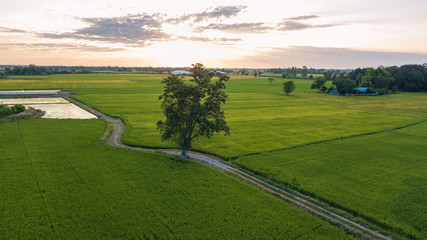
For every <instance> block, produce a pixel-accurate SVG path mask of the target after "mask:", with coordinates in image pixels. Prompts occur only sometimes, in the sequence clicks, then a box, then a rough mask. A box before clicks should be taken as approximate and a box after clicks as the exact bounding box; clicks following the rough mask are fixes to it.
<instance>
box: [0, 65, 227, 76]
mask: <svg viewBox="0 0 427 240" xmlns="http://www.w3.org/2000/svg"><path fill="white" fill-rule="evenodd" d="M0 68H3V69H4V73H2V72H1V71H0V78H1V77H2V76H3V75H51V74H79V73H84V74H87V73H105V72H127V73H152V74H168V73H171V72H172V71H174V70H182V69H188V68H171V67H118V66H101V67H87V66H36V65H34V64H30V65H28V66H10V65H3V66H0ZM212 70H222V71H227V70H225V69H212ZM228 72H230V71H228ZM2 74H3V75H2Z"/></svg>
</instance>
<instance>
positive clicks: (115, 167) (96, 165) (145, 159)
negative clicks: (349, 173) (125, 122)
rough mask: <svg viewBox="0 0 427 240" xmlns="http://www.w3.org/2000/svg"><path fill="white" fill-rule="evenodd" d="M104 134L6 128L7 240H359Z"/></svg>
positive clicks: (3, 201)
mask: <svg viewBox="0 0 427 240" xmlns="http://www.w3.org/2000/svg"><path fill="white" fill-rule="evenodd" d="M105 128H106V123H105V122H104V121H103V120H51V119H32V120H19V121H15V122H8V123H2V124H0V132H1V133H2V137H1V138H0V156H1V157H0V179H1V181H0V192H1V194H0V236H1V237H0V238H1V239H294V238H303V239H314V238H316V239H352V237H350V236H348V235H346V234H345V232H344V231H341V230H339V229H338V228H336V227H333V226H331V225H329V224H328V223H326V222H324V221H322V220H320V219H317V218H315V217H312V216H311V215H309V214H307V213H305V212H303V211H301V210H299V209H297V208H295V207H291V206H290V205H288V204H286V203H284V202H283V201H282V200H279V199H278V198H275V197H273V196H271V195H268V194H266V193H264V192H263V191H261V190H259V189H257V188H255V187H253V186H251V185H248V184H247V183H244V182H243V181H240V180H237V179H235V178H233V177H231V176H229V175H227V174H225V173H222V172H219V171H217V170H214V169H211V168H209V167H207V166H205V165H202V164H199V163H195V162H191V161H177V160H175V159H174V158H171V157H168V156H166V155H163V154H151V153H144V152H138V151H129V150H121V149H115V148H112V147H108V146H106V145H105V144H104V143H102V142H100V141H99V138H100V137H101V136H102V135H103V133H104V131H105Z"/></svg>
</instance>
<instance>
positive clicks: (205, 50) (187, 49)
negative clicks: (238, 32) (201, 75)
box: [145, 40, 235, 67]
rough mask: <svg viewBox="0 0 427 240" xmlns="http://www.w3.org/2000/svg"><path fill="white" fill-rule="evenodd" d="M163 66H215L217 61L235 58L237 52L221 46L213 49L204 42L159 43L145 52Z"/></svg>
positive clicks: (179, 41) (178, 41)
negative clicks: (200, 64) (198, 64)
mask: <svg viewBox="0 0 427 240" xmlns="http://www.w3.org/2000/svg"><path fill="white" fill-rule="evenodd" d="M145 53H146V54H147V55H150V57H152V58H155V59H156V62H158V63H159V64H160V65H161V66H170V67H183V66H191V64H194V63H197V62H199V63H204V64H205V65H206V66H208V65H210V64H214V63H215V62H216V60H218V59H222V58H229V57H233V56H234V54H235V50H232V49H230V48H224V47H221V46H215V47H212V46H210V45H208V44H206V43H203V42H193V41H187V40H177V41H173V42H162V43H157V44H155V45H153V46H151V47H149V48H148V49H147V51H146V52H145Z"/></svg>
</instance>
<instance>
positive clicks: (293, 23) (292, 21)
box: [277, 15, 343, 32]
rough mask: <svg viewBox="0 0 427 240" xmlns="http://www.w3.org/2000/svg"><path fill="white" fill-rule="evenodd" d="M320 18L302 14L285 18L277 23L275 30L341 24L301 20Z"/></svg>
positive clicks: (296, 29)
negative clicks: (310, 22) (313, 22)
mask: <svg viewBox="0 0 427 240" xmlns="http://www.w3.org/2000/svg"><path fill="white" fill-rule="evenodd" d="M315 18H320V16H317V15H302V16H297V17H291V18H285V19H284V20H283V22H281V23H279V24H278V28H277V30H279V31H284V32H287V31H301V30H305V29H312V28H329V27H336V26H341V25H343V24H336V23H330V24H308V23H304V22H302V21H304V20H309V19H315Z"/></svg>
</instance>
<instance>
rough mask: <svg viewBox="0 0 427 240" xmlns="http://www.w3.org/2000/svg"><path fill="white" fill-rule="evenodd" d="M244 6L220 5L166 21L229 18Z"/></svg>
mask: <svg viewBox="0 0 427 240" xmlns="http://www.w3.org/2000/svg"><path fill="white" fill-rule="evenodd" d="M245 8H246V6H220V7H216V8H214V9H206V10H205V11H203V12H200V13H193V14H185V15H182V16H179V17H176V18H170V19H167V20H166V21H167V22H169V23H173V24H178V23H182V22H186V21H189V20H192V21H193V22H195V23H196V22H202V21H205V20H209V19H220V18H231V17H235V16H237V15H238V14H239V13H241V12H242V11H243V10H244V9H245Z"/></svg>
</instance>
